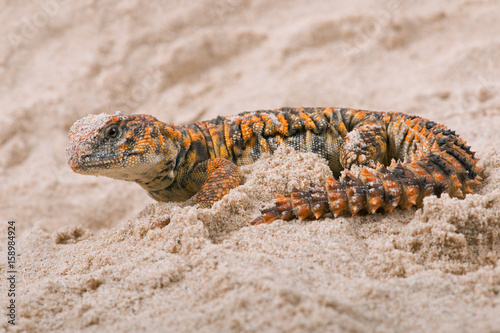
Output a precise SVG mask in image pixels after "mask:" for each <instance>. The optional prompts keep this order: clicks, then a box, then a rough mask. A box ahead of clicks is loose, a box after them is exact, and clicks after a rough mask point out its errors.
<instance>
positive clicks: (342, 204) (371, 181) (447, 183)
mask: <svg viewBox="0 0 500 333" xmlns="http://www.w3.org/2000/svg"><path fill="white" fill-rule="evenodd" d="M462 162H464V163H462ZM469 163H470V164H469ZM475 164H476V160H474V159H473V158H471V159H468V160H467V161H466V160H463V161H457V159H456V157H452V156H451V155H449V154H448V153H447V152H444V151H437V150H434V152H433V153H431V154H427V155H425V156H424V155H420V156H418V157H417V156H413V159H412V161H411V162H408V163H401V162H394V161H393V162H392V163H391V165H390V166H388V167H386V166H384V165H381V164H378V165H377V167H376V168H375V169H368V168H363V169H362V170H361V172H360V173H359V175H355V174H354V173H352V172H351V171H346V172H344V173H343V175H342V176H341V177H340V179H339V180H335V179H334V178H332V177H329V178H328V179H327V181H326V184H325V186H324V187H320V186H318V185H315V184H313V185H311V187H310V188H309V190H307V191H301V190H298V189H294V190H293V191H292V193H291V196H290V197H289V198H287V197H285V196H282V195H278V196H277V199H276V204H275V205H274V206H272V207H270V208H267V209H263V210H262V211H261V215H260V216H259V217H257V218H256V219H254V220H253V221H252V222H251V223H250V224H252V225H255V224H261V223H272V222H273V221H274V220H276V219H282V220H285V221H289V220H292V219H295V218H299V219H300V220H305V219H308V218H313V219H318V218H320V217H321V216H323V215H325V214H327V213H332V214H333V215H334V216H335V217H337V216H339V214H341V213H343V212H349V213H350V214H352V215H355V214H356V213H358V212H359V211H361V210H365V211H367V212H368V213H371V214H374V213H375V212H376V211H377V210H379V209H383V210H384V211H386V212H391V211H392V210H393V209H394V208H396V207H398V206H399V207H401V208H406V209H407V208H410V207H412V206H417V207H420V206H422V204H423V200H424V198H425V197H426V196H429V195H432V194H434V195H437V196H438V197H439V196H440V195H441V194H442V193H448V194H449V195H450V196H451V197H457V198H463V197H464V194H466V193H471V192H472V190H471V188H470V187H471V186H473V185H479V184H480V181H481V180H482V178H481V177H480V176H478V175H477V173H476V171H478V170H479V168H477V167H476V166H475ZM467 169H472V170H474V172H468V171H467Z"/></svg>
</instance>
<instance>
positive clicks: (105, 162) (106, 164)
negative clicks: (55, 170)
mask: <svg viewBox="0 0 500 333" xmlns="http://www.w3.org/2000/svg"><path fill="white" fill-rule="evenodd" d="M119 160H120V159H119V158H118V157H108V158H104V159H99V160H87V161H85V160H84V161H74V160H69V161H68V165H69V167H70V168H71V169H72V170H73V171H74V172H78V173H85V172H86V171H88V170H91V169H97V168H99V169H101V168H106V169H108V168H110V167H111V166H112V165H113V164H116V163H117V162H118V161H119Z"/></svg>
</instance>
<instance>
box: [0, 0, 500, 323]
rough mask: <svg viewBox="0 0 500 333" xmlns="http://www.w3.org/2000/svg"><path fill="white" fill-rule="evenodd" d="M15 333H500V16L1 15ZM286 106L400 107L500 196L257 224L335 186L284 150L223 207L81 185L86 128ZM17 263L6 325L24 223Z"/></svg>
mask: <svg viewBox="0 0 500 333" xmlns="http://www.w3.org/2000/svg"><path fill="white" fill-rule="evenodd" d="M0 9H1V10H0V22H1V23H0V105H1V106H2V107H1V109H0V115H1V116H2V120H1V121H0V184H2V186H1V187H0V221H1V223H2V230H3V231H2V233H1V234H0V246H1V249H2V250H1V252H2V255H1V258H2V260H1V262H0V273H1V276H2V281H3V282H2V288H1V289H2V290H1V295H0V301H1V304H2V309H4V310H2V320H1V325H0V327H1V330H7V331H26V332H44V331H60V332H64V331H65V332H73V331H82V332H106V331H107V332H113V331H120V332H137V331H148V332H165V331H167V332H193V331H200V332H221V331H227V332H230V331H233V332H257V331H259V332H261V331H264V332H281V331H286V332H299V331H317V332H326V331H331V332H431V331H432V332H500V267H499V266H500V238H499V237H500V152H499V150H498V146H499V144H500V131H499V130H498V128H499V126H500V36H499V35H498V31H500V21H499V20H498V15H499V14H500V4H498V2H497V1H496V0H484V1H470V0H463V1H462V0H459V1H455V0H445V1H439V2H437V1H430V0H428V1H398V0H395V1H369V2H368V1H360V0H359V1H330V2H328V1H319V0H318V1H308V2H305V1H246V0H223V1H219V2H214V1H208V0H201V1H196V2H181V1H170V2H160V1H149V2H147V3H146V2H144V3H140V2H138V1H134V0H124V1H121V2H119V3H118V2H116V3H115V2H111V1H83V2H69V1H62V0H41V1H38V2H0ZM283 106H344V107H352V108H361V109H368V110H395V111H401V112H406V113H410V114H415V115H419V116H423V117H426V118H430V119H432V120H434V121H437V122H440V123H443V124H445V125H447V126H448V127H450V128H452V129H454V130H456V131H457V133H459V134H460V135H461V137H462V138H463V139H464V140H466V141H467V142H468V144H470V145H471V146H472V149H473V150H474V151H477V155H478V156H479V158H480V159H481V161H480V165H481V167H483V169H484V175H485V177H486V178H485V181H484V183H483V185H481V186H479V187H477V188H476V189H475V193H474V194H472V195H468V196H467V197H466V199H465V200H458V199H454V198H449V197H448V196H446V195H445V196H443V197H441V198H439V199H438V198H436V197H429V198H427V199H426V200H425V204H424V207H423V208H422V209H410V210H401V209H396V210H395V211H393V212H392V213H390V214H376V215H363V214H360V215H359V216H354V217H346V216H343V217H339V218H337V219H333V218H325V219H321V220H320V221H308V222H298V221H292V222H288V223H287V222H283V221H278V222H276V223H273V224H271V225H259V226H249V225H248V222H249V221H250V220H251V219H253V218H254V217H255V216H256V215H257V214H258V212H259V209H260V208H262V207H265V206H267V205H269V204H270V203H271V202H272V200H273V198H274V197H275V196H276V194H277V193H285V194H286V193H289V192H290V191H291V189H292V188H294V187H299V188H305V187H307V186H308V185H309V184H310V182H316V183H321V182H323V181H324V180H325V179H326V177H327V176H328V175H329V171H328V168H327V165H326V163H325V161H322V160H321V159H318V158H317V157H315V156H313V155H310V154H298V153H295V152H292V151H289V150H286V149H283V150H280V151H279V152H277V154H276V155H274V156H265V157H263V158H262V159H261V160H260V161H258V162H257V163H256V164H254V165H252V166H247V167H245V168H244V169H243V172H244V174H245V180H246V181H245V184H244V185H242V186H240V187H238V188H236V189H235V190H233V191H231V193H230V194H229V195H227V196H226V197H225V198H224V199H223V200H222V201H220V202H219V203H217V204H215V206H214V207H213V208H212V209H197V208H196V207H193V206H192V205H190V203H189V202H187V203H182V204H178V203H163V204H162V203H155V202H154V201H153V200H152V199H151V198H149V197H148V196H147V194H146V193H145V192H144V191H143V190H142V189H141V188H140V187H139V186H138V185H136V184H133V183H126V182H120V181H116V180H112V179H107V178H102V177H99V178H97V177H91V176H83V175H78V174H74V173H73V172H72V171H71V170H70V169H69V167H68V166H67V164H66V156H65V147H66V144H67V134H68V130H69V128H70V126H71V125H72V124H73V123H74V122H75V121H76V120H78V119H79V118H82V117H84V116H86V115H88V114H99V113H101V112H106V113H114V112H115V111H117V110H120V111H122V112H123V113H124V114H132V113H148V114H152V115H154V116H156V117H157V118H158V119H161V120H163V121H166V122H175V123H177V124H186V123H189V122H193V121H197V120H204V119H210V118H213V117H216V116H217V115H231V114H235V113H239V112H242V111H247V110H257V109H272V108H277V107H283ZM8 220H15V221H16V236H17V240H18V244H17V251H18V253H19V254H20V256H19V263H18V271H19V273H18V281H17V285H16V288H17V297H16V301H17V318H16V323H17V325H16V326H12V325H9V324H8V323H7V317H6V316H5V306H6V305H7V302H8V298H7V290H6V284H4V282H5V277H6V275H7V272H6V271H7V262H6V253H5V252H6V249H7V221H8Z"/></svg>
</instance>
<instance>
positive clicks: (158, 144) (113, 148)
mask: <svg viewBox="0 0 500 333" xmlns="http://www.w3.org/2000/svg"><path fill="white" fill-rule="evenodd" d="M179 135H180V134H179V132H178V131H176V130H175V127H173V125H172V126H170V125H168V124H165V123H162V122H160V121H158V120H157V119H156V118H155V117H153V116H150V115H131V116H125V115H120V114H116V115H107V114H104V113H103V114H100V115H89V116H87V117H85V118H82V119H80V120H78V121H77V122H75V123H74V124H73V126H72V127H71V129H70V131H69V144H68V147H67V148H66V153H67V157H68V165H69V166H70V167H71V169H73V171H75V172H77V173H81V174H86V175H95V176H107V177H110V178H115V179H121V180H128V181H135V182H137V183H140V184H144V183H147V182H150V181H152V180H155V179H157V178H158V176H159V175H161V176H162V185H163V186H165V185H166V184H165V182H170V183H171V182H172V181H173V179H174V178H175V166H176V157H177V154H178V149H179V148H178V145H177V144H176V142H177V141H176V139H177V136H179Z"/></svg>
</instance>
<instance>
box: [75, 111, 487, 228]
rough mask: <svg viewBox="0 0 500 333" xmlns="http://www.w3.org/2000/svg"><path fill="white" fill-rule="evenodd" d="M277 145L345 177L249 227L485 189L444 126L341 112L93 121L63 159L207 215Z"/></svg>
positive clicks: (281, 204) (80, 126)
mask: <svg viewBox="0 0 500 333" xmlns="http://www.w3.org/2000/svg"><path fill="white" fill-rule="evenodd" d="M280 145H286V146H290V147H292V148H294V149H295V150H297V151H300V152H313V153H316V154H318V155H320V156H321V157H323V158H325V159H326V160H327V161H328V164H329V167H330V169H331V170H332V172H333V175H334V176H335V177H339V176H340V175H341V173H342V175H341V177H340V179H339V180H335V179H333V178H329V179H328V181H327V183H326V187H325V188H324V189H323V188H321V187H319V186H316V185H313V186H312V187H311V189H310V190H309V191H298V190H294V191H293V193H292V196H291V198H290V199H289V198H285V197H283V196H278V199H277V204H276V206H274V207H271V208H269V209H266V210H263V211H262V216H259V217H258V218H257V219H255V220H254V221H253V222H252V223H253V224H258V223H263V222H266V223H270V222H272V221H274V220H275V219H278V218H281V219H285V220H290V219H293V218H295V217H299V218H300V219H306V218H309V217H315V218H319V217H321V216H322V215H324V214H325V213H328V212H332V213H333V214H334V215H335V216H338V215H339V214H340V213H342V212H344V211H348V212H350V213H351V214H352V215H354V214H356V213H357V212H359V211H360V210H366V211H368V212H370V213H375V212H376V211H377V210H378V209H379V208H382V209H384V210H385V211H392V210H393V209H394V207H396V206H400V207H402V208H409V207H411V206H413V205H416V206H421V205H422V202H423V198H424V197H426V196H428V195H431V194H435V195H438V196H439V195H441V194H442V193H448V194H449V195H450V196H452V197H458V198H462V197H463V196H464V194H465V193H471V192H472V190H471V186H472V185H477V184H479V183H480V181H481V177H479V176H478V173H479V171H480V169H479V168H478V167H476V163H477V159H476V158H475V157H474V153H473V152H471V151H470V147H468V146H466V144H465V142H464V141H462V140H461V139H460V138H459V137H458V135H456V134H455V132H454V131H451V130H449V129H447V128H446V127H445V126H443V125H440V124H436V123H434V122H432V121H429V120H426V119H423V118H419V117H416V116H409V115H405V114H402V113H397V112H371V111H360V110H352V109H342V108H300V109H295V108H283V109H278V110H273V111H254V112H245V113H241V114H239V115H236V116H230V117H218V118H216V119H213V120H210V121H201V122H197V123H194V124H191V125H186V126H175V125H174V124H170V123H163V122H160V121H158V120H157V119H156V118H154V117H152V116H149V115H131V116H123V115H119V114H117V115H106V114H101V115H98V116H87V117H85V118H83V119H81V120H79V121H77V122H76V123H75V124H74V125H73V127H72V128H71V130H70V133H69V145H68V148H67V154H68V164H69V165H70V167H71V168H72V169H73V171H75V172H78V173H82V174H90V175H96V176H99V175H102V176H107V177H111V178H115V179H122V180H127V181H134V182H136V183H138V184H139V185H141V186H142V187H143V188H144V189H146V191H148V193H149V194H150V195H151V197H153V198H154V199H155V200H158V201H184V200H187V199H189V198H191V197H192V196H194V195H195V196H196V197H195V198H196V202H197V203H199V205H200V206H201V207H211V206H212V205H213V203H214V202H216V201H218V200H220V199H221V198H222V197H223V196H224V195H225V194H227V193H228V192H229V191H230V190H231V189H232V188H235V187H236V186H238V185H240V183H241V179H242V176H241V173H240V170H239V166H241V165H246V164H250V163H253V162H255V161H256V160H257V159H259V158H260V156H261V155H262V153H264V152H269V153H272V152H273V151H274V150H276V149H277V147H278V146H280ZM391 161H392V162H391ZM395 161H398V162H395ZM353 165H357V166H361V167H362V168H361V171H360V172H359V174H355V173H354V172H352V171H349V170H350V169H351V167H352V166H353ZM344 170H345V171H344Z"/></svg>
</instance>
